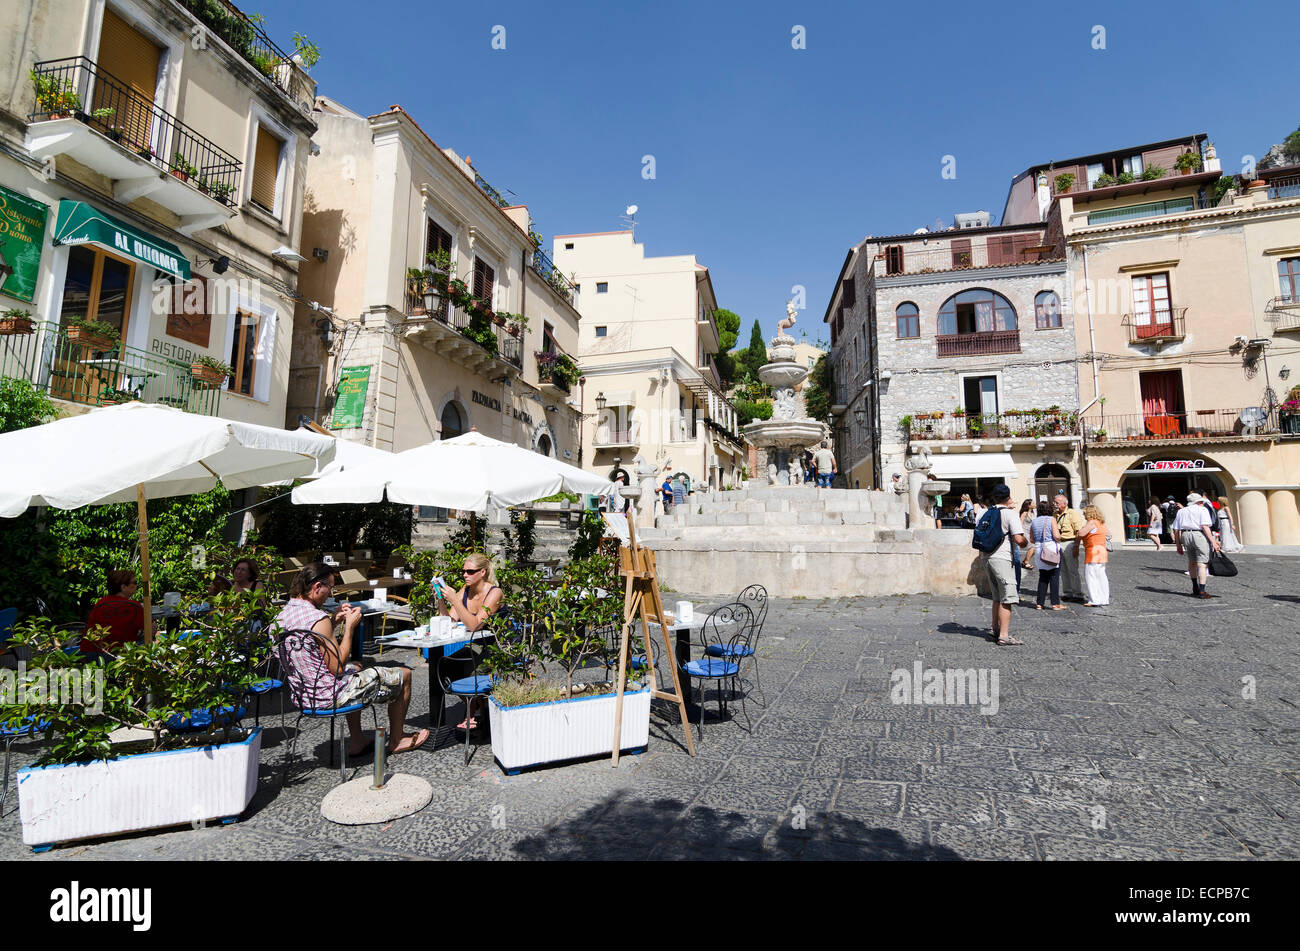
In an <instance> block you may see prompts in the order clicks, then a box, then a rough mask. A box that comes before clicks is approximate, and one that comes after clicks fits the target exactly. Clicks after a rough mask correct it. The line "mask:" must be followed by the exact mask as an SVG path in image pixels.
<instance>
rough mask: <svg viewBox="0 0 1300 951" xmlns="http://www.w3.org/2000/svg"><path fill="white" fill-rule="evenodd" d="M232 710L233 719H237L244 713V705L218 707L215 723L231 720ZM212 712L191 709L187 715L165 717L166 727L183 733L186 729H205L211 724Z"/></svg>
mask: <svg viewBox="0 0 1300 951" xmlns="http://www.w3.org/2000/svg"><path fill="white" fill-rule="evenodd" d="M232 710H233V711H234V717H233V719H234V720H236V721H238V720H239V718H240V717H242V716H243V715H244V712H245V711H244V707H242V706H241V707H238V708H235V707H230V706H224V707H218V708H217V717H216V719H217V723H218V724H219V725H220V724H225V723H226V722H227V721H229V720H231V719H232V717H231V712H232ZM212 719H213V718H212V712H211V711H210V710H191V711H190V712H189V713H188V714H187V715H185V716H181V715H179V714H178V715H176V716H174V717H168V718H167V729H169V730H173V731H176V732H180V733H184V732H186V731H187V730H206V729H208V728H210V727H211V726H212Z"/></svg>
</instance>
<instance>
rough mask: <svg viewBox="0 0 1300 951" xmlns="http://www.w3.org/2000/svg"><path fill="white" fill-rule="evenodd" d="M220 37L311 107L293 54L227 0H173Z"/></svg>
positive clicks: (288, 93)
mask: <svg viewBox="0 0 1300 951" xmlns="http://www.w3.org/2000/svg"><path fill="white" fill-rule="evenodd" d="M176 2H177V3H178V4H180V6H182V7H184V8H185V9H186V10H188V11H189V12H190V13H192V14H193V15H194V16H195V17H197V18H198V19H199V21H200V22H202V23H203V24H204V25H206V26H207V27H208V28H209V29H210V30H212V32H213V33H215V34H216V35H217V36H219V37H220V38H221V39H222V40H223V41H224V42H225V43H226V45H227V46H229V47H230V48H231V49H233V50H234V51H235V52H236V53H238V54H239V55H240V56H242V57H243V58H244V59H245V60H247V61H248V62H249V63H250V64H251V65H252V66H253V68H254V69H256V70H257V71H258V72H259V73H261V74H262V75H263V76H265V77H266V78H267V79H269V80H270V81H271V82H272V83H274V84H275V86H276V88H277V89H279V90H280V91H281V92H283V93H284V94H285V95H286V96H288V97H289V98H290V99H292V100H293V101H294V102H296V103H298V104H299V105H300V106H305V107H307V108H310V107H311V102H312V88H311V85H310V80H308V79H307V77H306V74H305V73H304V72H303V70H302V67H301V66H299V65H298V64H297V63H295V62H294V59H293V56H292V55H291V54H289V53H286V52H285V51H284V50H282V49H281V48H280V47H278V46H276V45H275V43H274V42H272V40H271V38H270V37H269V36H267V35H266V32H265V31H264V30H263V29H262V28H261V27H260V26H259V25H258V24H257V23H256V22H254V21H253V20H250V19H249V18H248V16H247V15H246V14H245V13H244V12H243V11H242V10H239V9H238V8H236V7H235V6H234V5H232V4H230V3H229V2H227V0H176Z"/></svg>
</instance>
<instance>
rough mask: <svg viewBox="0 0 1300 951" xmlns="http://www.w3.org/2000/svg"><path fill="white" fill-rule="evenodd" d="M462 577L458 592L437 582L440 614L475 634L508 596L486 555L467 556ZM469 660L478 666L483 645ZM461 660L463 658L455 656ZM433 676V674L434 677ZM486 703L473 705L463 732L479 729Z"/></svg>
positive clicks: (472, 644)
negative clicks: (499, 585)
mask: <svg viewBox="0 0 1300 951" xmlns="http://www.w3.org/2000/svg"><path fill="white" fill-rule="evenodd" d="M461 573H462V574H463V575H464V578H465V585H464V587H462V588H460V589H459V590H457V589H456V588H455V587H454V586H453V585H452V584H451V583H450V582H447V585H446V587H443V586H442V585H439V584H438V582H437V580H436V579H435V580H434V582H433V594H434V598H435V599H436V600H435V603H436V604H437V605H438V613H439V614H441V615H443V616H446V617H451V618H453V619H454V620H456V621H459V622H460V623H462V624H464V625H465V628H466V629H467V630H468V631H469V632H470V633H471V634H473V633H474V632H475V631H478V630H480V629H481V628H482V627H483V625H485V624H486V623H487V621H488V618H490V617H491V616H492V615H493V614H496V613H497V611H498V610H500V608H501V602H502V600H504V598H505V593H504V592H503V591H502V590H501V589H500V588H499V587H497V575H496V571H495V570H494V569H493V567H492V560H491V559H490V558H488V556H487V555H485V554H483V553H482V552H477V551H476V552H471V553H470V554H468V555H466V556H465V561H464V567H463V568H462V569H461ZM468 651H469V652H468V654H466V655H465V659H466V660H468V661H471V662H473V664H474V665H475V666H477V665H478V661H479V658H480V657H481V656H482V653H483V644H482V642H481V641H471V642H470V646H469V648H468ZM455 656H456V657H457V658H458V659H459V658H460V656H461V655H460V654H459V653H458V654H456V655H455ZM430 676H432V672H431V673H430ZM482 705H483V701H482V700H480V699H478V698H477V697H476V698H474V699H473V700H471V701H470V709H469V710H468V715H467V716H466V717H465V719H464V720H463V721H462V722H461V723H460V724H458V725H457V729H459V730H472V729H474V728H475V727H477V726H478V715H479V714H480V713H482V712H483V709H482Z"/></svg>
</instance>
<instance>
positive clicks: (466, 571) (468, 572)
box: [460, 568, 483, 575]
mask: <svg viewBox="0 0 1300 951" xmlns="http://www.w3.org/2000/svg"><path fill="white" fill-rule="evenodd" d="M482 570H483V569H482V568H462V569H461V570H460V573H461V574H463V575H476V574H478V573H479V572H480V571H482Z"/></svg>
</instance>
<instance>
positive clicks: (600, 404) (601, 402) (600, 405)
mask: <svg viewBox="0 0 1300 951" xmlns="http://www.w3.org/2000/svg"><path fill="white" fill-rule="evenodd" d="M608 403H609V400H607V399H605V394H604V392H603V391H602V392H600V393H597V394H596V409H598V410H600V411H601V412H604V409H605V406H606V404H608Z"/></svg>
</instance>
